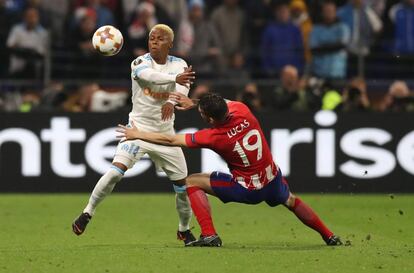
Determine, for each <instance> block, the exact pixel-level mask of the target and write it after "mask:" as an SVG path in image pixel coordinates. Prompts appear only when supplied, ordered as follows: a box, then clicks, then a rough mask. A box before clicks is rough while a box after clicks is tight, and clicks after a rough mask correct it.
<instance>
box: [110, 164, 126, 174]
mask: <svg viewBox="0 0 414 273" xmlns="http://www.w3.org/2000/svg"><path fill="white" fill-rule="evenodd" d="M112 165H113V166H115V167H117V168H119V169H121V170H122V171H123V172H126V171H127V170H128V167H127V166H125V165H124V164H122V163H121V162H113V163H112Z"/></svg>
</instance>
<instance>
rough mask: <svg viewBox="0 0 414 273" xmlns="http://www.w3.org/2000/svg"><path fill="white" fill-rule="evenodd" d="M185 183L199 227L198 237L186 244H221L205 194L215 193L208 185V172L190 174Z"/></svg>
mask: <svg viewBox="0 0 414 273" xmlns="http://www.w3.org/2000/svg"><path fill="white" fill-rule="evenodd" d="M186 184H187V193H188V197H189V198H190V203H191V207H192V209H193V212H194V214H195V216H196V218H197V222H198V224H199V225H200V228H201V236H200V238H199V239H198V240H196V241H194V242H191V243H190V244H186V246H221V245H222V241H221V239H220V237H219V236H218V235H217V233H216V230H215V228H214V225H213V219H212V217H211V207H210V204H209V202H208V198H207V195H206V193H209V194H211V195H216V194H215V193H214V191H213V190H212V188H211V185H210V174H207V173H197V174H192V175H190V176H188V177H187V179H186Z"/></svg>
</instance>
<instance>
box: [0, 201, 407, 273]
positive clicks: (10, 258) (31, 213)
mask: <svg viewBox="0 0 414 273" xmlns="http://www.w3.org/2000/svg"><path fill="white" fill-rule="evenodd" d="M87 198H88V195H86V194H78V195H76V194H62V195H58V194H39V195H32V194H27V195H24V194H23V195H22V194H20V195H15V194H2V195H0V221H1V228H0V272H10V273H20V272H29V273H35V272H41V273H48V272H53V273H55V272H71V273H72V272H87V273H92V272H99V273H104V272H114V273H121V272H145V273H150V272H154V273H163V272H168V273H169V272H180V273H183V272H200V273H201V272H208V273H213V272H220V273H221V272H238V273H240V272H249V273H250V272H260V273H264V272H282V273H290V272H306V273H312V272H318V273H321V272H329V273H331V272H344V273H345V272H346V273H348V272H349V273H350V272H393V273H404V272H407V273H408V272H409V273H412V272H414V195H398V194H397V195H392V196H391V195H387V194H381V195H379V194H378V195H327V194H319V195H302V199H303V200H304V201H306V202H307V203H308V204H310V205H311V206H312V207H313V208H314V209H315V210H316V211H317V212H318V213H319V215H320V216H321V218H322V219H323V220H324V221H325V223H326V224H327V225H328V226H329V227H330V228H331V229H332V230H333V231H334V232H335V233H337V234H338V235H340V236H341V237H342V239H343V241H347V240H349V241H350V243H351V245H350V246H344V247H328V246H325V245H324V244H323V242H322V240H321V238H320V237H319V235H318V234H316V233H315V232H314V231H312V230H310V229H308V228H307V227H305V226H304V225H303V224H302V223H301V222H299V221H298V220H297V219H296V218H295V216H294V215H293V214H292V213H291V212H289V211H288V210H287V209H285V208H284V207H281V206H280V207H276V208H270V207H267V206H266V205H265V204H261V205H258V206H248V205H242V204H226V205H224V204H222V203H220V202H219V201H218V200H217V199H215V198H211V197H210V201H211V204H212V209H213V217H214V220H215V224H216V228H217V231H218V232H219V234H220V236H221V237H222V239H223V243H224V246H223V247H222V248H184V247H183V246H182V243H181V242H179V241H177V240H176V239H175V231H176V228H177V216H176V212H175V208H174V207H175V205H174V196H173V195H172V194H113V195H112V196H110V197H109V198H107V199H106V200H105V201H104V202H103V203H102V204H101V206H100V207H99V208H98V211H97V213H96V215H95V217H94V219H92V222H91V223H90V225H89V226H88V229H87V230H86V232H85V233H84V234H83V235H82V236H79V237H77V236H75V235H74V234H72V231H71V228H70V224H71V222H72V220H73V219H74V218H75V217H76V216H77V215H78V214H79V212H80V211H81V209H82V208H83V206H84V205H85V202H86V201H87ZM193 225H194V226H195V229H194V232H195V234H197V235H198V234H199V228H198V225H197V223H196V221H195V220H194V219H193Z"/></svg>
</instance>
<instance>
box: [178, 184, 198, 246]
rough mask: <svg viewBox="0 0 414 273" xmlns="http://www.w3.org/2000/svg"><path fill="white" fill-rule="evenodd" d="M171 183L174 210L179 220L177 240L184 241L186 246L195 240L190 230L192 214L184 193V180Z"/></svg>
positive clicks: (185, 192)
mask: <svg viewBox="0 0 414 273" xmlns="http://www.w3.org/2000/svg"><path fill="white" fill-rule="evenodd" d="M172 182H173V187H174V191H175V208H176V210H177V213H178V219H179V222H178V231H177V239H178V240H181V241H184V244H188V243H190V242H192V241H195V239H196V238H195V237H194V235H193V233H192V232H191V230H190V221H191V215H192V214H193V213H192V210H191V205H190V201H189V199H188V195H187V191H186V185H185V179H181V180H176V181H172Z"/></svg>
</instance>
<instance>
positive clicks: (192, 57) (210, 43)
mask: <svg viewBox="0 0 414 273" xmlns="http://www.w3.org/2000/svg"><path fill="white" fill-rule="evenodd" d="M188 8H189V15H188V18H187V19H185V20H183V21H182V22H181V24H180V27H179V29H178V33H177V42H176V46H177V52H176V54H177V55H178V56H181V57H183V58H185V59H186V61H187V62H188V63H190V64H191V65H193V68H194V71H197V73H212V72H213V71H217V70H218V69H219V68H220V61H221V60H222V58H221V51H220V46H219V42H220V41H219V37H218V34H217V32H216V30H215V28H214V27H212V25H211V24H210V23H209V22H208V21H206V20H205V19H204V1H203V0H191V1H190V2H189V6H188Z"/></svg>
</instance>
